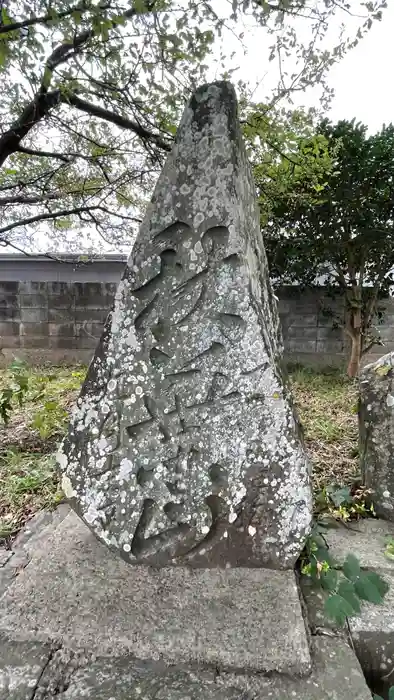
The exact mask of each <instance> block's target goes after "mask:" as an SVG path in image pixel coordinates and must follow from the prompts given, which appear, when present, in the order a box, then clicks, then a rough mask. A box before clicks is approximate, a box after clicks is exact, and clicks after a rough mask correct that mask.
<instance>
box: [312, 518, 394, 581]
mask: <svg viewBox="0 0 394 700" xmlns="http://www.w3.org/2000/svg"><path fill="white" fill-rule="evenodd" d="M324 536H325V538H326V540H327V544H328V545H329V547H330V551H331V553H332V554H333V556H334V557H335V558H336V559H338V561H341V562H343V561H344V560H345V559H346V557H347V555H348V554H349V552H351V553H352V554H354V555H355V556H356V557H357V558H358V560H359V561H360V564H361V566H363V567H365V568H368V569H387V570H388V571H393V572H394V560H392V559H388V558H387V557H386V556H385V554H384V550H385V545H386V541H387V538H388V537H391V538H393V539H394V523H388V522H386V521H385V520H378V519H376V520H375V519H372V518H367V519H365V520H359V521H358V522H352V523H351V524H350V525H349V527H344V526H343V525H339V526H338V527H336V528H327V530H326V531H325V533H324Z"/></svg>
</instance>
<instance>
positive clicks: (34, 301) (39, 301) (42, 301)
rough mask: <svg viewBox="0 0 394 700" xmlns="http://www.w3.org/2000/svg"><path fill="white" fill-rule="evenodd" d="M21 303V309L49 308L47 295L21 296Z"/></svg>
mask: <svg viewBox="0 0 394 700" xmlns="http://www.w3.org/2000/svg"><path fill="white" fill-rule="evenodd" d="M19 303H20V307H21V309H45V308H48V296H47V295H46V294H38V293H37V294H20V295H19Z"/></svg>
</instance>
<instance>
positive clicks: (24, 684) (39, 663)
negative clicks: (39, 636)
mask: <svg viewBox="0 0 394 700" xmlns="http://www.w3.org/2000/svg"><path fill="white" fill-rule="evenodd" d="M50 654H51V648H50V646H49V645H45V644H39V643H37V642H19V643H18V642H15V641H14V640H10V639H9V638H8V637H6V636H4V635H2V634H0V700H33V698H34V697H35V691H36V689H37V686H38V683H39V681H40V678H41V676H42V674H43V671H44V669H45V667H46V665H47V663H48V660H49V658H50Z"/></svg>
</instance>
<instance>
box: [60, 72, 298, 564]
mask: <svg viewBox="0 0 394 700" xmlns="http://www.w3.org/2000/svg"><path fill="white" fill-rule="evenodd" d="M281 359H282V342H281V338H280V331H279V318H278V314H277V308H276V302H275V300H274V298H273V296H272V292H271V288H270V284H269V277H268V270H267V261H266V257H265V252H264V247H263V242H262V236H261V232H260V227H259V215H258V209H257V205H256V201H255V193H254V185H253V181H252V178H251V173H250V169H249V166H248V163H247V159H246V154H245V150H244V147H243V143H242V138H241V133H240V129H239V124H238V121H237V105H236V98H235V93H234V91H233V88H232V87H231V85H229V84H228V83H217V84H212V85H209V86H204V87H202V88H201V89H199V90H198V91H197V92H196V93H195V95H194V96H193V98H192V99H191V102H190V104H189V106H188V107H187V108H186V110H185V113H184V116H183V119H182V122H181V125H180V127H179V131H178V135H177V140H176V143H175V145H174V148H173V151H172V153H171V155H170V156H169V158H168V161H167V163H166V165H165V167H164V170H163V172H162V174H161V177H160V178H159V181H158V184H157V187H156V190H155V193H154V196H153V200H152V203H151V205H150V207H149V210H148V213H147V215H146V218H145V220H144V222H143V224H142V227H141V230H140V233H139V235H138V237H137V240H136V243H135V245H134V249H133V251H132V254H131V256H130V259H129V262H128V266H127V268H126V271H125V273H124V276H123V279H122V281H121V283H120V285H119V287H118V290H117V293H116V297H115V305H114V310H113V312H112V315H111V316H110V318H109V320H108V322H107V325H106V329H105V331H104V334H103V337H102V339H101V342H100V345H99V347H98V349H97V352H96V355H95V358H94V360H93V362H92V364H91V366H90V370H89V373H88V377H87V380H86V383H85V385H84V387H83V389H82V393H81V397H80V399H79V400H78V406H77V409H76V411H75V413H74V415H73V418H72V421H71V426H70V430H69V434H68V438H67V439H66V441H65V444H64V446H63V449H62V451H61V452H60V454H59V464H60V467H61V470H62V472H63V488H64V490H65V493H66V494H67V496H68V497H69V498H70V502H71V504H72V505H73V507H74V508H75V509H76V511H77V512H78V513H79V514H80V515H81V517H82V518H83V520H84V521H85V522H86V523H87V524H88V525H89V526H90V527H91V528H92V530H93V531H94V532H95V533H96V535H97V536H98V537H99V538H100V539H101V540H103V541H104V542H105V543H106V544H107V545H109V546H110V547H112V548H113V549H115V550H117V551H119V552H120V553H121V555H122V557H123V558H124V559H126V560H127V561H128V562H133V563H147V564H154V565H167V564H181V563H187V564H190V565H193V566H212V565H223V566H224V565H226V564H228V565H233V566H272V567H274V568H286V567H291V566H292V565H293V563H294V561H295V559H296V558H297V556H298V554H299V552H300V549H301V548H302V546H303V541H304V538H305V535H306V533H307V532H308V530H309V526H310V520H311V491H310V483H309V468H308V462H307V459H306V456H305V453H304V450H303V446H302V443H301V440H300V437H299V431H298V424H297V422H296V419H295V416H294V413H293V410H292V407H291V403H290V397H289V395H288V388H287V385H286V383H285V380H284V379H283V377H282V374H281V370H280V365H281Z"/></svg>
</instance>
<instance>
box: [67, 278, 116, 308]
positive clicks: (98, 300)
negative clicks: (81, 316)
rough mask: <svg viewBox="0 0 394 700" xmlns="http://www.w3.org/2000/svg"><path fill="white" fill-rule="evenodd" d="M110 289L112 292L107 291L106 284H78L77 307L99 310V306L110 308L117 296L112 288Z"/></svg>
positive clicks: (76, 284)
mask: <svg viewBox="0 0 394 700" xmlns="http://www.w3.org/2000/svg"><path fill="white" fill-rule="evenodd" d="M110 289H111V291H108V290H107V285H106V284H105V283H104V282H76V283H75V306H76V307H79V308H81V307H82V308H90V307H93V308H97V307H98V306H105V307H106V308H109V307H110V306H111V305H112V303H113V300H114V296H115V293H114V291H113V289H112V286H111V288H110ZM115 291H116V290H115Z"/></svg>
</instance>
